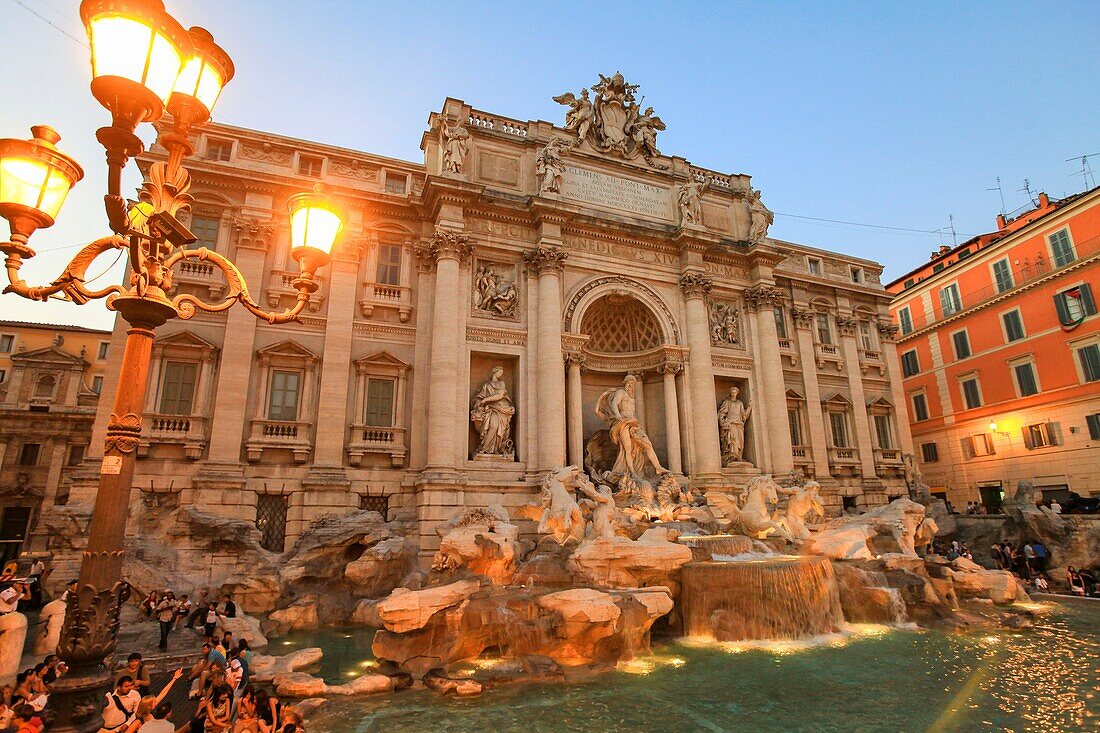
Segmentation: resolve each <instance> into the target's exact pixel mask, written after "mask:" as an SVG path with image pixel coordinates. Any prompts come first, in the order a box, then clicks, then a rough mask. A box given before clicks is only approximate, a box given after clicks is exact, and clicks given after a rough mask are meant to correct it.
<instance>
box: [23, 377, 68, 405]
mask: <svg viewBox="0 0 1100 733" xmlns="http://www.w3.org/2000/svg"><path fill="white" fill-rule="evenodd" d="M45 379H49V380H50V381H51V382H52V384H51V385H50V393H49V394H45V395H43V394H39V387H40V386H41V385H42V381H43V380H45ZM31 384H32V385H33V386H32V387H31V395H30V401H31V404H42V403H52V402H53V401H54V400H55V399H56V398H57V388H58V387H59V386H60V385H61V379H60V374H59V372H58V371H57V370H54V369H35V371H34V381H32V382H31Z"/></svg>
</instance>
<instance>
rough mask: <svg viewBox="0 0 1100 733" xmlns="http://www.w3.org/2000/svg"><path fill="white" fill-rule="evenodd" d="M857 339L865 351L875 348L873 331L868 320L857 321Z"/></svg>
mask: <svg viewBox="0 0 1100 733" xmlns="http://www.w3.org/2000/svg"><path fill="white" fill-rule="evenodd" d="M859 341H860V343H861V344H863V348H864V349H865V350H867V351H874V350H875V333H874V329H872V328H871V322H870V321H860V322H859Z"/></svg>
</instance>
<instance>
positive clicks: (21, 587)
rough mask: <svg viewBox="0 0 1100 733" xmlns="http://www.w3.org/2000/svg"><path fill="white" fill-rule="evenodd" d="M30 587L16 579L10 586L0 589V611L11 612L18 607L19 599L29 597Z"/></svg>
mask: <svg viewBox="0 0 1100 733" xmlns="http://www.w3.org/2000/svg"><path fill="white" fill-rule="evenodd" d="M30 597H31V593H30V589H29V588H28V587H27V584H26V583H24V582H23V581H21V580H17V581H15V582H14V583H12V584H11V585H10V586H8V587H7V588H5V589H4V590H2V591H0V613H11V612H12V611H15V610H16V609H18V608H19V601H21V600H24V599H27V598H30Z"/></svg>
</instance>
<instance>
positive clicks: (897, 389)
mask: <svg viewBox="0 0 1100 733" xmlns="http://www.w3.org/2000/svg"><path fill="white" fill-rule="evenodd" d="M897 337H898V327H897V326H895V325H894V324H893V323H890V322H889V321H879V322H878V338H879V343H880V344H881V350H882V358H883V359H884V360H885V362H886V378H887V379H888V380H889V381H890V399H891V400H892V401H893V403H894V423H895V424H896V425H897V429H898V442H899V443H900V444H901V452H902V454H903V455H904V454H906V453H913V452H914V445H913V431H912V430H911V429H910V426H909V400H908V398H907V397H906V395H905V382H904V377H903V376H902V372H901V360H900V359H899V358H898V345H897V343H895V339H897Z"/></svg>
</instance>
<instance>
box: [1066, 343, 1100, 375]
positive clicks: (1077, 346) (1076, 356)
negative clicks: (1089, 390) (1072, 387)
mask: <svg viewBox="0 0 1100 733" xmlns="http://www.w3.org/2000/svg"><path fill="white" fill-rule="evenodd" d="M1066 346H1068V347H1069V350H1070V353H1071V354H1073V368H1074V369H1075V370H1076V373H1077V383H1078V384H1093V383H1096V382H1100V380H1097V379H1086V375H1085V368H1084V366H1083V365H1082V364H1081V355H1080V353H1079V352H1080V351H1081V350H1082V349H1087V348H1089V347H1090V346H1092V347H1095V348H1096V349H1097V350H1098V351H1100V333H1094V334H1090V335H1088V336H1086V337H1084V338H1079V339H1074V340H1072V341H1069V342H1067V343H1066Z"/></svg>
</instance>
